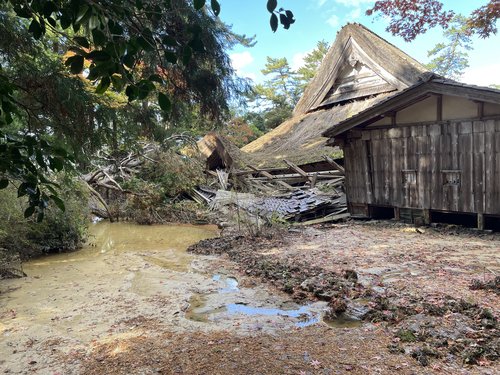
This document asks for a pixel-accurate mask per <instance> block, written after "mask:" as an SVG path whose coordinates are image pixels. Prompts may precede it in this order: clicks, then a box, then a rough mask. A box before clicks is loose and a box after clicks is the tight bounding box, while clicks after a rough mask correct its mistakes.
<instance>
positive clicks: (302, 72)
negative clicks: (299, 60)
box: [297, 40, 330, 91]
mask: <svg viewBox="0 0 500 375" xmlns="http://www.w3.org/2000/svg"><path fill="white" fill-rule="evenodd" d="M329 48H330V44H329V43H328V42H326V41H324V40H320V41H319V42H318V43H317V44H316V48H314V49H313V50H312V51H311V52H309V53H308V54H307V55H306V56H305V57H304V65H302V66H301V67H300V68H299V69H298V70H297V74H298V79H299V81H300V88H301V90H302V91H303V90H305V88H306V87H307V85H308V84H309V82H310V81H311V80H312V79H313V78H314V76H315V75H316V72H317V71H318V69H319V67H320V65H321V63H322V62H323V58H324V57H325V55H326V53H327V52H328V49H329Z"/></svg>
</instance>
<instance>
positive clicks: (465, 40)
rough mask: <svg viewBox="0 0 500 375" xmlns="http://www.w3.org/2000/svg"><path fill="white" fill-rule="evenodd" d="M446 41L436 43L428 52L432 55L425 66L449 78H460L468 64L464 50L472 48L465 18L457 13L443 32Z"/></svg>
mask: <svg viewBox="0 0 500 375" xmlns="http://www.w3.org/2000/svg"><path fill="white" fill-rule="evenodd" d="M444 37H445V39H446V43H438V44H437V45H436V46H435V47H434V48H433V49H432V50H430V51H429V52H428V54H427V55H428V56H429V57H434V58H433V59H432V60H431V61H430V62H429V63H428V64H427V65H426V66H427V68H428V69H429V70H432V71H433V72H435V73H437V74H440V75H442V76H445V77H447V78H451V79H460V77H461V76H462V75H463V73H464V70H465V69H466V68H467V67H468V66H469V63H468V57H469V55H468V54H467V52H466V51H470V50H472V40H471V37H470V34H469V29H468V26H467V19H466V18H465V17H463V16H461V15H457V16H455V17H454V18H453V20H452V21H451V22H450V25H449V28H448V29H447V30H446V31H445V32H444Z"/></svg>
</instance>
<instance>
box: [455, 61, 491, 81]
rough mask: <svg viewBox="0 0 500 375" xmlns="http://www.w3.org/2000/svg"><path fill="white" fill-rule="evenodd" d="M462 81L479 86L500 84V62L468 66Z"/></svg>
mask: <svg viewBox="0 0 500 375" xmlns="http://www.w3.org/2000/svg"><path fill="white" fill-rule="evenodd" d="M461 81H462V82H466V83H469V84H473V85H479V86H489V85H493V84H496V85H500V63H496V64H490V65H484V66H480V67H474V68H468V69H466V70H465V73H464V75H463V77H462V79H461Z"/></svg>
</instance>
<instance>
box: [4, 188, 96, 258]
mask: <svg viewBox="0 0 500 375" xmlns="http://www.w3.org/2000/svg"><path fill="white" fill-rule="evenodd" d="M61 180H62V179H61ZM59 182H60V184H61V185H62V191H61V198H62V199H63V200H64V203H65V206H66V210H65V212H62V211H61V210H60V209H59V208H57V207H56V206H55V205H51V206H49V207H48V208H47V210H46V212H45V218H44V220H43V221H42V222H41V223H37V222H36V221H35V220H34V219H33V218H30V219H25V218H24V215H23V213H24V210H25V209H26V207H27V202H26V200H25V199H23V198H17V191H16V189H15V188H14V187H12V185H11V186H10V187H9V188H7V189H3V190H0V222H1V223H2V225H1V227H0V248H3V249H5V250H6V252H7V253H9V254H16V253H17V254H19V255H20V257H21V258H22V259H28V258H30V257H33V256H36V255H40V254H43V253H49V252H60V251H71V250H75V249H77V248H79V247H80V246H81V244H82V242H83V240H84V239H85V236H86V230H87V224H88V220H89V217H90V215H89V212H88V204H87V200H88V196H87V192H86V190H85V189H84V188H83V187H82V186H81V185H80V184H79V183H76V182H72V181H71V180H69V179H64V180H62V181H59Z"/></svg>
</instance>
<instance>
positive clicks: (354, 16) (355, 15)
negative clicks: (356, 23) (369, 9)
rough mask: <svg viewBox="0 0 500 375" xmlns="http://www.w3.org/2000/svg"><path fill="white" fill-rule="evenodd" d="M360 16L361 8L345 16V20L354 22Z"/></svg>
mask: <svg viewBox="0 0 500 375" xmlns="http://www.w3.org/2000/svg"><path fill="white" fill-rule="evenodd" d="M360 16H361V8H356V9H353V10H352V11H351V12H349V14H348V15H347V20H355V19H358V18H359V17H360Z"/></svg>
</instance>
